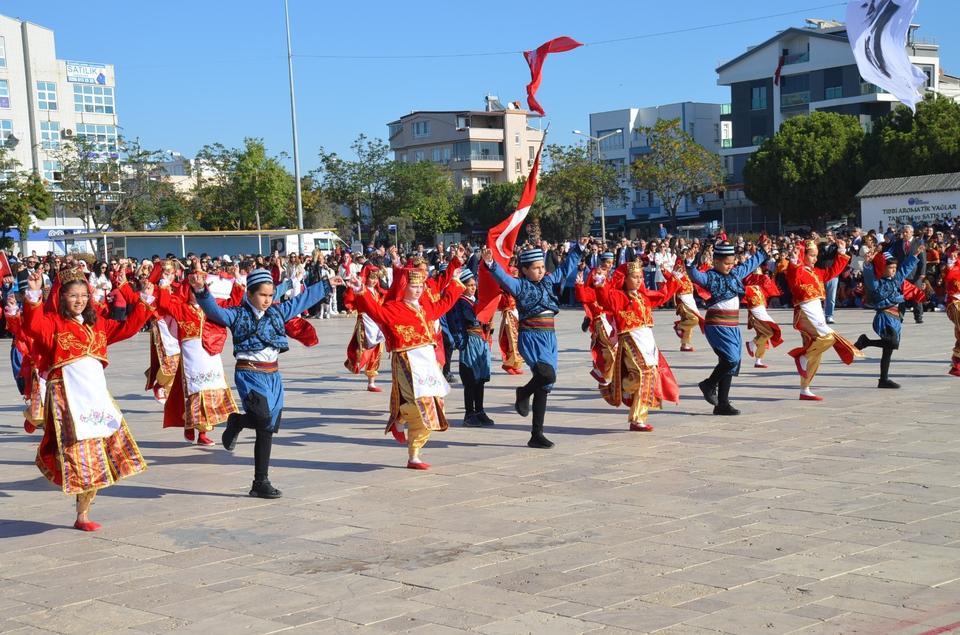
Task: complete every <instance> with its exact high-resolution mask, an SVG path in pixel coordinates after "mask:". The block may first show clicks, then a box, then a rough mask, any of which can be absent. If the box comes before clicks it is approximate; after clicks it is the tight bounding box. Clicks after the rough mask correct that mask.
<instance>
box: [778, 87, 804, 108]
mask: <svg viewBox="0 0 960 635" xmlns="http://www.w3.org/2000/svg"><path fill="white" fill-rule="evenodd" d="M809 103H810V91H809V90H804V91H800V92H798V93H787V94H785V95H780V107H781V108H790V107H791V106H803V105H806V104H809Z"/></svg>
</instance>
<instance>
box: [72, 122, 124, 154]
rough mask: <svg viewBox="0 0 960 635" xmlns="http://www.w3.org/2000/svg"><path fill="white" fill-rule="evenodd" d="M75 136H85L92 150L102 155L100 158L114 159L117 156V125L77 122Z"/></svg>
mask: <svg viewBox="0 0 960 635" xmlns="http://www.w3.org/2000/svg"><path fill="white" fill-rule="evenodd" d="M77 137H82V138H85V139H86V140H87V141H89V142H90V143H92V144H93V148H94V151H95V152H97V153H101V154H103V155H104V156H101V157H99V158H102V159H107V158H110V159H116V158H117V156H116V154H117V127H116V126H110V125H104V124H92V123H78V124H77Z"/></svg>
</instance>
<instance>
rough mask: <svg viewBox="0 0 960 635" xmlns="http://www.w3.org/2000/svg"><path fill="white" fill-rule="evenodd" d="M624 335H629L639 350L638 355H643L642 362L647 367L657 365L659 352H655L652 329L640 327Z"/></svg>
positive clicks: (655, 346) (655, 345) (655, 344)
mask: <svg viewBox="0 0 960 635" xmlns="http://www.w3.org/2000/svg"><path fill="white" fill-rule="evenodd" d="M626 335H629V336H630V339H632V340H633V343H634V344H636V345H637V348H638V349H640V354H641V355H643V361H644V362H646V364H647V366H651V367H652V366H657V365H658V362H659V361H660V351H659V350H657V343H656V342H655V341H654V339H653V329H651V328H650V327H649V326H641V327H639V328H635V329H633V330H632V331H627V333H626ZM621 337H623V335H621Z"/></svg>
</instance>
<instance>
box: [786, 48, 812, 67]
mask: <svg viewBox="0 0 960 635" xmlns="http://www.w3.org/2000/svg"><path fill="white" fill-rule="evenodd" d="M809 61H810V51H807V52H806V53H796V54H794V55H786V56H784V58H783V64H784V66H786V65H787V64H802V63H803V62H809Z"/></svg>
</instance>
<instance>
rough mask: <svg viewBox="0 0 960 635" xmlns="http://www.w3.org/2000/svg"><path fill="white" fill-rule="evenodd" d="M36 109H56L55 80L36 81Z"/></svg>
mask: <svg viewBox="0 0 960 635" xmlns="http://www.w3.org/2000/svg"><path fill="white" fill-rule="evenodd" d="M37 109H39V110H56V109H57V84H56V83H55V82H37Z"/></svg>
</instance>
